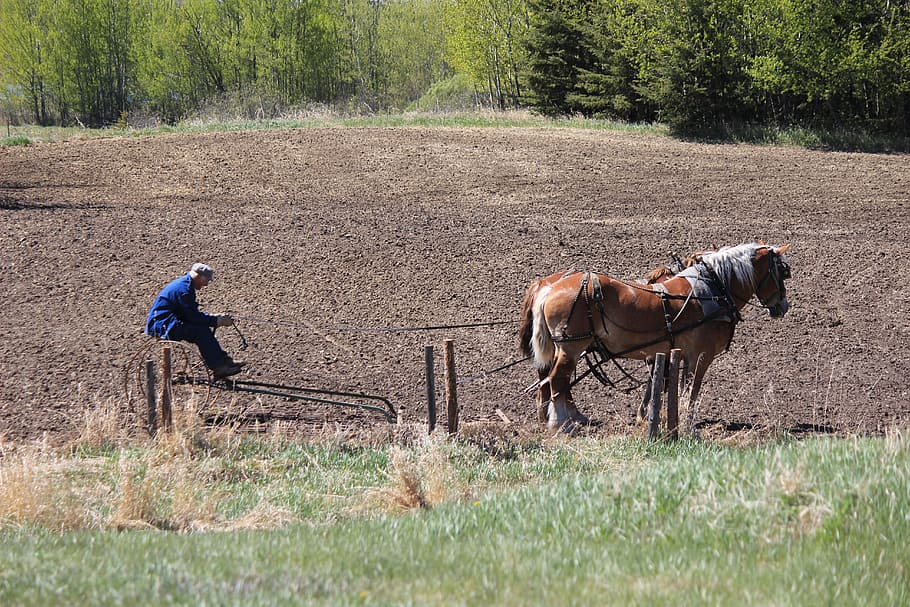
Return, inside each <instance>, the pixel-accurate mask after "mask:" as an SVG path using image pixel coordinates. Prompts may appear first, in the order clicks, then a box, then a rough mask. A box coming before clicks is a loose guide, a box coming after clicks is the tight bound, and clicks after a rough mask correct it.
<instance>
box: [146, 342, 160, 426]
mask: <svg viewBox="0 0 910 607" xmlns="http://www.w3.org/2000/svg"><path fill="white" fill-rule="evenodd" d="M145 404H146V406H147V407H148V409H147V411H148V418H147V420H148V432H149V435H151V436H155V434H157V432H158V419H157V418H158V411H157V409H158V403H157V402H156V399H155V361H153V360H151V359H149V360H147V361H145Z"/></svg>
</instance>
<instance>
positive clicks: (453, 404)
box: [442, 339, 458, 434]
mask: <svg viewBox="0 0 910 607" xmlns="http://www.w3.org/2000/svg"><path fill="white" fill-rule="evenodd" d="M442 344H443V351H444V353H445V367H446V370H445V377H446V419H447V420H448V424H449V434H455V433H456V432H458V394H457V392H456V388H455V386H456V384H457V377H456V375H455V342H454V340H451V339H445V340H443V342H442Z"/></svg>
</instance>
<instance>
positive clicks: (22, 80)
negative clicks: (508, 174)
mask: <svg viewBox="0 0 910 607" xmlns="http://www.w3.org/2000/svg"><path fill="white" fill-rule="evenodd" d="M442 23H443V19H442V5H441V3H440V2H439V1H438V0H389V1H388V2H371V1H370V0H308V1H307V2H298V1H295V0H250V1H247V0H244V1H240V0H181V1H178V0H140V1H132V0H4V1H3V2H2V3H0V77H2V81H0V84H4V85H5V84H11V85H15V86H18V87H21V88H22V89H23V91H24V95H25V96H26V97H27V99H28V102H29V103H28V106H29V112H30V114H31V121H34V122H35V123H38V124H51V123H57V124H69V123H70V122H72V121H76V122H80V123H83V124H86V125H89V126H101V125H109V124H112V123H114V122H116V121H117V120H118V119H119V118H120V117H121V116H122V115H123V114H124V112H126V113H127V115H133V114H140V115H141V114H146V113H150V114H152V115H153V116H156V117H157V118H159V119H161V120H163V121H165V122H167V123H175V122H177V121H178V120H180V119H181V118H183V117H185V116H187V115H188V114H189V113H191V112H193V111H195V110H198V109H199V108H200V107H201V106H203V105H204V104H205V103H207V102H210V101H211V100H212V99H221V98H225V97H231V96H239V97H243V98H248V99H254V98H255V99H260V103H259V107H260V109H262V110H263V111H264V110H265V109H266V108H267V107H268V105H269V104H268V103H265V102H264V100H276V105H278V106H281V107H288V106H294V105H305V104H308V103H312V102H319V103H334V102H337V101H339V100H341V101H348V100H354V101H356V103H358V104H360V106H361V107H362V108H364V109H366V110H368V111H376V110H378V109H381V108H388V107H395V106H399V107H403V106H405V105H406V104H407V103H409V102H410V101H413V100H414V99H416V98H418V97H419V96H420V94H421V93H422V92H423V91H425V90H426V89H427V88H428V87H429V86H430V85H431V84H432V83H433V82H435V81H437V80H440V79H444V78H447V77H449V76H450V75H451V70H450V69H449V68H448V66H447V64H446V62H445V59H444V56H443V55H444V51H445V41H444V33H443V26H442ZM259 117H269V116H267V115H265V114H263V115H261V116H259Z"/></svg>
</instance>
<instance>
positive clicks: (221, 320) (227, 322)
mask: <svg viewBox="0 0 910 607" xmlns="http://www.w3.org/2000/svg"><path fill="white" fill-rule="evenodd" d="M232 324H234V319H233V318H231V315H230V314H219V315H218V326H219V327H230V326H231V325H232Z"/></svg>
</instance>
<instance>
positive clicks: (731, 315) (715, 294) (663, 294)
mask: <svg viewBox="0 0 910 607" xmlns="http://www.w3.org/2000/svg"><path fill="white" fill-rule="evenodd" d="M686 272H690V273H691V276H685V273H686ZM574 273H576V272H574V271H573V272H566V273H565V274H564V276H570V275H572V274H574ZM680 275H682V276H684V277H685V278H687V279H688V280H689V282H690V288H689V292H688V293H687V294H685V295H675V294H672V293H669V292H667V290H666V288H665V287H664V286H663V285H661V284H659V283H658V284H656V285H651V286H650V287H645V286H642V285H638V284H634V283H623V284H626V285H628V286H630V287H633V288H635V289H640V290H643V291H646V292H649V293H654V294H655V295H658V296H659V297H660V301H661V307H662V309H663V312H664V324H665V328H666V334H665V335H662V336H660V337H658V338H655V339H652V340H649V341H647V342H644V343H640V344H637V345H635V346H633V347H631V348H628V349H626V350H623V351H620V352H612V351H611V350H610V349H609V348H608V347H607V345H606V344H605V343H604V342H603V340H602V339H600V337H598V335H597V331H596V329H595V326H594V308H595V307H596V309H597V312H598V313H599V314H600V317H601V324H602V325H603V327H604V330H605V331H606V310H605V309H604V305H603V300H604V294H603V286H602V285H601V283H600V279H599V278H598V277H597V274H596V273H594V272H590V271H588V272H585V273H584V276H583V277H582V278H581V284H580V285H579V288H578V293H576V295H575V299H574V300H573V301H572V307H571V308H570V310H569V314H568V315H567V316H566V320H565V322H564V323H563V325H562V327H560V329H559V330H558V331H557V332H556V333H555V334H554V335H552V336H551V338H552V339H553V341H554V342H557V343H562V342H572V341H581V340H585V339H591V340H592V344H591V347H589V348H588V349H586V350H585V352H584V354H583V356H584V359H585V362H586V363H587V365H588V371H586V372H585V373H583V374H582V375H580V376H579V377H578V378H576V379H575V381H573V382H572V385H575V384H576V383H578V382H579V381H581V379H583V378H584V377H585V376H586V375H587V374H588V373H591V374H593V375H594V377H596V378H597V380H598V381H600V382H601V383H602V384H604V385H608V386H610V387H612V388H616V389H621V388H619V386H617V385H616V383H615V382H614V381H613V380H611V379H610V377H609V376H608V375H607V374H606V373H605V372H604V371H603V369H602V367H603V365H604V363H606V362H607V361H610V362H612V363H613V365H614V366H615V367H616V368H617V369H618V370H619V371H620V373H621V374H622V375H623V377H624V378H625V379H627V380H629V381H630V382H632V384H633V385H632V386H631V387H629V388H627V389H625V390H624V391H631V390H634V389H635V388H636V387H637V386H638V385H640V384H641V383H642V382H641V381H640V380H638V379H636V378H635V377H633V376H632V374H631V373H629V372H628V371H627V370H626V369H625V368H624V367H623V366H622V365H621V364H620V363H619V362H618V361H617V359H619V358H622V357H624V356H625V355H627V354H630V353H632V352H635V351H636V350H640V349H641V348H647V347H650V346H653V345H656V344H659V343H661V342H664V341H667V342H669V344H670V349H673V348H674V347H676V336H678V335H680V334H682V333H685V332H687V331H691V330H693V329H696V328H698V327H700V326H702V325H704V324H706V323H708V322H715V321H720V322H728V323H729V324H730V336H729V338H728V340H727V346H726V348H725V350H729V349H730V346H731V345H732V343H733V335H734V332H735V328H736V323H737V322H739V321H741V320H742V315H741V314H740V312H739V309H738V308H737V307H736V304H735V302H734V299H733V296H732V295H731V293H730V291H729V289H727V287H726V285H724V284H723V282H722V281H721V280H720V278H719V277H718V276H717V273H716V272H715V271H714V270H713V269H712V268H711V267H710V266H709V265H707V264H705V263H704V262H699V263H698V264H696V265H695V266H692V267H691V268H687V269H686V270H685V271H683V272H680V273H679V274H677V276H680ZM588 285H590V286H591V288H590V294H589V293H588V291H589V289H588ZM582 300H583V301H584V303H585V305H586V307H587V317H588V332H586V333H582V334H577V335H570V334H569V333H568V325H569V321H570V320H571V319H572V317H573V316H574V315H575V308H576V307H577V306H578V303H579V301H582ZM671 300H677V301H678V300H682V301H683V304H682V306H681V307H680V309H679V311H678V312H677V313H676V315H675V316H673V309H672V307H671V303H670V301H671ZM693 300H696V301H698V302H699V303H700V304H701V306H702V309H703V315H702V318H701V319H700V320H698V321H696V322H694V323H691V324H688V325H686V326H684V327H676V326H675V324H676V322H677V321H678V320H679V318H680V317H681V316H682V314H683V312H684V311H685V310H686V308H687V306H688V305H689V303H690V302H691V301H693ZM592 304H593V305H592ZM710 304H714V305H713V306H711V305H710ZM706 308H707V309H708V311H707V313H705V309H706Z"/></svg>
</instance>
